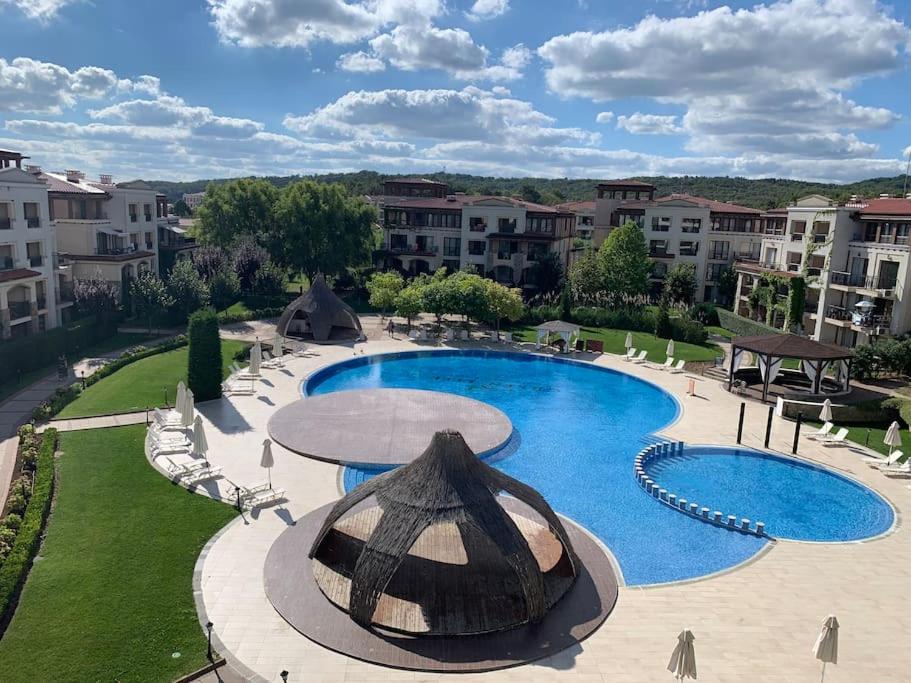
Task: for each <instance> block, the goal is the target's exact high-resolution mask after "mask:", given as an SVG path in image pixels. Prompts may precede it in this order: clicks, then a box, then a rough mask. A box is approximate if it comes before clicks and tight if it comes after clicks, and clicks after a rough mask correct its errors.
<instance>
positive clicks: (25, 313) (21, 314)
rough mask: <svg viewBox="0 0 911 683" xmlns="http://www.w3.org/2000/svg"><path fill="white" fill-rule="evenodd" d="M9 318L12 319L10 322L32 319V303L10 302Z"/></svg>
mask: <svg viewBox="0 0 911 683" xmlns="http://www.w3.org/2000/svg"><path fill="white" fill-rule="evenodd" d="M9 317H10V320H18V319H19V318H31V317H32V304H31V302H28V301H10V302H9Z"/></svg>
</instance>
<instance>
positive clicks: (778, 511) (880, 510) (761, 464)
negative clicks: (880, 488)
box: [646, 446, 893, 541]
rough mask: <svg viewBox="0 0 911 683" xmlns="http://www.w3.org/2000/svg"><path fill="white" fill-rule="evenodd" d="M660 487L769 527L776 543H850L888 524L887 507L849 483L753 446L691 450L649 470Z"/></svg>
mask: <svg viewBox="0 0 911 683" xmlns="http://www.w3.org/2000/svg"><path fill="white" fill-rule="evenodd" d="M646 471H647V472H648V475H649V476H650V477H651V478H652V479H654V480H655V481H657V482H659V484H660V486H661V488H665V489H667V490H668V491H671V492H673V493H676V494H677V495H678V496H682V497H684V498H686V499H687V500H690V501H698V503H699V505H700V506H704V507H708V508H710V509H712V510H721V511H722V512H724V513H725V515H728V514H734V515H737V517H738V518H739V517H747V518H749V519H751V520H753V521H756V520H762V521H764V522H765V523H766V531H767V532H768V533H769V534H770V535H772V536H775V537H777V538H788V539H793V540H800V541H853V540H857V539H861V538H867V537H870V536H875V535H877V534H881V533H883V532H885V531H888V529H889V528H890V527H891V526H892V522H893V512H892V508H891V507H890V506H889V505H888V504H887V503H886V502H885V501H884V500H883V499H882V498H881V497H880V496H878V495H877V494H876V493H874V492H873V491H871V490H870V489H868V488H867V487H865V486H862V485H860V484H858V483H857V482H855V481H852V480H851V479H848V478H846V477H843V476H841V475H839V474H836V473H834V472H832V471H830V470H825V469H822V468H821V467H815V466H813V465H811V464H809V463H806V462H803V461H798V460H794V459H792V458H783V457H779V456H776V455H770V454H767V453H760V452H759V451H754V450H751V449H737V448H721V447H706V446H694V447H687V448H685V449H684V451H683V453H682V454H681V455H675V456H673V457H670V458H661V459H658V460H654V461H652V462H650V463H649V464H648V466H647V467H646Z"/></svg>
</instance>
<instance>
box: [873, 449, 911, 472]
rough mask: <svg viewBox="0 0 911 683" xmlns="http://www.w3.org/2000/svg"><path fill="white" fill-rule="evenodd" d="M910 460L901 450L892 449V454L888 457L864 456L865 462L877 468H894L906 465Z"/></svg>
mask: <svg viewBox="0 0 911 683" xmlns="http://www.w3.org/2000/svg"><path fill="white" fill-rule="evenodd" d="M907 460H908V456H906V455H905V454H904V453H902V452H901V451H892V455H890V456H888V457H886V458H864V462H865V463H867V464H868V465H870V467H875V468H876V469H880V470H882V469H892V468H895V467H899V466H901V465H904V464H905V463H906V462H907Z"/></svg>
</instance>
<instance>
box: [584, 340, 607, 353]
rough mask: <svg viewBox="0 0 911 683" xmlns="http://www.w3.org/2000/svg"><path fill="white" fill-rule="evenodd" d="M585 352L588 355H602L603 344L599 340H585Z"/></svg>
mask: <svg viewBox="0 0 911 683" xmlns="http://www.w3.org/2000/svg"><path fill="white" fill-rule="evenodd" d="M585 350H586V351H588V352H589V353H604V342H602V341H601V340H600V339H586V340H585Z"/></svg>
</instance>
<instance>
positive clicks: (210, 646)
mask: <svg viewBox="0 0 911 683" xmlns="http://www.w3.org/2000/svg"><path fill="white" fill-rule="evenodd" d="M213 626H214V624H213V623H212V622H211V621H207V622H206V631H207V632H208V636H207V637H208V641H209V649H208V652H207V654H206V656H207V657H208V658H209V661H210V662H211V661H212V627H213Z"/></svg>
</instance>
